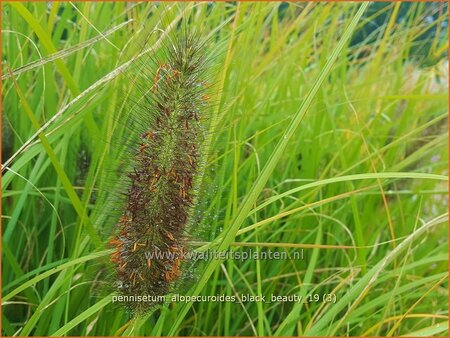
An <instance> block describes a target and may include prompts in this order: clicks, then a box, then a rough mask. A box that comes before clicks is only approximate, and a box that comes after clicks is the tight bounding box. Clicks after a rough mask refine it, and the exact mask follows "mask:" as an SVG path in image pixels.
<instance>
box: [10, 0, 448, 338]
mask: <svg viewBox="0 0 450 338" xmlns="http://www.w3.org/2000/svg"><path fill="white" fill-rule="evenodd" d="M362 6H363V5H361V4H359V3H312V2H310V3H306V2H305V3H289V4H286V3H244V2H243V3H214V4H212V3H183V4H181V3H142V2H141V3H125V2H103V3H102V2H100V3H93V2H92V3H91V2H85V3H70V2H52V3H45V2H39V3H20V2H14V3H13V2H11V3H8V2H2V74H3V77H2V113H3V114H2V161H3V164H4V167H3V171H2V174H3V177H2V197H3V199H2V235H3V237H2V297H3V299H2V302H3V303H2V326H3V332H2V333H3V335H9V336H11V335H24V336H27V335H55V336H61V335H97V336H110V335H169V334H170V335H174V334H175V335H338V336H341V335H342V336H344V335H351V336H360V335H383V336H384V335H387V336H389V335H445V334H447V330H448V321H447V318H448V317H447V315H448V313H447V310H448V302H447V299H448V298H447V297H448V292H447V277H448V272H447V260H448V241H447V238H448V230H447V223H446V221H447V214H446V210H447V203H448V200H447V193H448V189H447V181H448V176H447V160H448V158H447V154H448V148H447V144H448V131H447V114H448V94H447V91H448V88H447V80H448V70H447V49H448V43H447V41H448V39H447V18H446V15H447V8H446V7H445V6H444V5H443V4H437V3H434V4H424V3H412V4H410V5H409V7H408V10H407V11H405V10H404V9H403V7H402V4H401V3H392V4H384V5H383V6H378V5H371V6H369V9H368V10H366V12H365V14H364V16H362V18H361V19H360V20H358V15H360V14H362V12H357V11H358V9H362ZM377 6H378V7H377ZM374 8H375V9H374ZM429 17H432V18H433V20H426V18H429ZM181 18H184V19H186V18H191V20H190V25H191V26H192V28H193V29H196V30H198V31H200V32H202V33H203V34H204V35H208V34H212V35H213V38H212V39H211V40H210V46H208V50H205V52H208V53H209V52H211V51H219V52H218V53H217V56H216V57H215V62H216V64H217V70H215V74H216V79H215V81H216V87H217V92H216V97H214V100H216V101H217V102H218V105H217V106H216V107H215V108H214V109H213V112H212V116H211V121H212V122H211V130H210V131H211V132H212V134H211V135H212V139H211V155H210V158H209V160H208V171H209V173H210V175H209V176H210V179H209V181H208V184H209V189H208V194H207V199H205V203H203V206H202V208H203V209H204V210H203V212H204V218H203V219H202V220H201V223H202V224H199V228H201V229H202V230H203V232H204V233H205V236H206V241H207V242H208V243H207V246H208V247H211V248H216V249H217V248H220V249H233V250H238V251H249V250H250V249H252V250H258V251H267V250H269V249H270V250H277V251H287V252H288V253H290V254H292V253H293V252H294V251H299V250H302V249H303V250H304V255H305V259H304V260H293V259H288V260H247V261H237V260H227V261H224V262H220V261H213V262H209V263H205V264H204V266H202V268H201V269H199V276H197V278H198V282H196V283H194V284H193V285H192V284H191V286H192V288H191V289H189V290H186V292H185V291H184V290H183V293H187V294H190V295H216V294H226V295H235V294H253V295H258V294H262V295H266V296H267V297H268V298H270V295H272V294H275V295H293V294H296V295H301V296H304V297H305V298H306V297H307V296H308V295H312V294H319V295H324V294H334V295H336V300H337V301H336V303H327V302H306V303H305V304H303V303H302V304H293V303H289V302H286V303H276V302H275V303H269V302H268V303H261V302H260V303H252V302H248V303H240V302H237V303H225V302H222V303H221V302H200V303H195V304H185V303H181V302H180V303H172V304H167V305H164V306H162V307H160V308H156V309H155V310H154V311H151V312H150V313H148V315H146V316H145V317H143V318H129V316H128V315H127V313H126V312H125V311H124V309H122V308H121V307H120V306H117V305H116V304H111V295H109V294H105V293H104V290H105V289H107V288H108V285H112V284H113V282H114V281H113V280H112V277H111V276H110V275H108V273H107V272H106V270H105V268H104V266H105V264H107V263H106V262H107V260H108V254H109V253H110V250H109V249H107V248H106V247H105V244H104V243H105V241H106V238H107V235H108V233H109V232H110V229H111V227H112V226H113V224H109V223H108V222H107V221H106V220H107V217H108V210H109V209H108V208H109V206H108V205H107V202H106V201H107V197H108V193H109V191H108V188H109V186H108V179H107V177H108V176H107V175H105V173H107V172H108V171H111V170H114V168H113V167H111V166H112V165H113V163H115V159H116V158H117V156H118V154H120V152H121V151H122V150H123V149H121V148H120V146H118V145H116V146H111V144H112V143H111V142H110V141H111V138H112V136H113V135H117V134H126V133H127V132H129V131H128V130H127V129H126V126H123V125H121V124H118V123H117V115H118V114H120V112H122V110H123V102H122V101H123V100H122V99H123V97H122V96H121V95H119V93H122V92H123V90H124V88H125V89H126V88H129V83H128V82H127V76H126V75H123V73H124V71H125V68H127V66H128V65H130V68H131V67H132V65H133V64H134V63H133V61H132V60H133V58H135V57H136V55H138V54H139V53H140V52H141V51H142V49H140V47H139V46H142V44H141V42H142V37H146V36H147V35H148V32H149V31H152V30H154V29H155V28H158V29H159V30H157V31H156V32H157V33H156V34H152V35H151V37H150V39H149V45H150V46H154V50H152V51H149V53H158V48H159V47H160V45H161V44H159V43H158V39H160V38H161V39H164V38H165V33H163V32H164V30H165V31H166V32H168V31H171V34H176V29H177V28H176V27H177V26H176V24H177V23H178V22H179V20H180V19H181ZM373 22H376V23H377V24H376V25H371V23H373ZM352 25H353V26H352ZM347 27H350V28H349V29H347ZM372 27H373V28H372ZM352 37H353V38H352ZM340 42H341V43H342V42H344V43H343V44H340ZM125 74H126V72H125ZM297 125H298V128H297ZM37 131H39V134H35V133H36V132H37ZM306 299H307V298H306Z"/></svg>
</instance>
